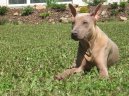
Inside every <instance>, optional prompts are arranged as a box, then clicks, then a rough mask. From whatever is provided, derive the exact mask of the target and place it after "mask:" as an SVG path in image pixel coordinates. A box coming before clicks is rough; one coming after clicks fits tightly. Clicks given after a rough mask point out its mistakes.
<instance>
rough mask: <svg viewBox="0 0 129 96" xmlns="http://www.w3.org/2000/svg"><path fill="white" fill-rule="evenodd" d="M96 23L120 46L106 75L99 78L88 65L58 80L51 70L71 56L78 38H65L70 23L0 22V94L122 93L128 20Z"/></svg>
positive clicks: (127, 76)
mask: <svg viewBox="0 0 129 96" xmlns="http://www.w3.org/2000/svg"><path fill="white" fill-rule="evenodd" d="M99 26H100V28H101V29H102V30H104V31H105V32H106V33H107V34H108V36H109V37H110V38H111V39H112V40H113V41H115V42H116V43H117V45H118V46H119V49H120V56H121V57H120V60H119V62H118V63H116V65H114V66H112V67H111V68H110V69H109V75H110V79H108V80H105V79H103V80H102V79H99V77H98V72H97V70H96V68H94V69H93V70H92V71H91V72H90V73H88V74H83V73H79V74H75V75H73V76H71V77H70V78H68V79H66V80H64V81H56V80H54V79H53V76H54V75H56V74H57V73H58V72H62V71H63V70H64V69H66V68H68V67H69V66H70V65H71V64H72V62H73V58H74V57H75V56H76V51H77V45H78V42H75V41H73V40H71V38H70V30H71V25H70V24H55V25H50V24H42V25H8V24H7V25H2V26H0V96H128V94H129V22H106V23H99Z"/></svg>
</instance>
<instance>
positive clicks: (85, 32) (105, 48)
mask: <svg viewBox="0 0 129 96" xmlns="http://www.w3.org/2000/svg"><path fill="white" fill-rule="evenodd" d="M101 6H102V4H99V5H98V6H97V7H96V9H95V11H94V12H93V13H80V14H77V13H76V10H75V8H74V7H73V6H72V5H71V4H69V8H70V10H71V13H72V15H73V22H72V23H73V24H72V26H73V27H72V33H71V38H72V39H74V40H75V41H79V47H78V53H77V58H76V61H75V66H73V67H72V68H70V69H67V70H65V71H64V72H63V73H61V74H58V75H57V76H55V78H56V79H58V80H61V79H64V78H65V77H67V76H70V75H71V74H74V73H77V72H80V71H90V69H91V68H92V67H93V66H96V67H97V68H98V70H99V74H100V77H108V67H109V66H110V65H112V64H113V63H115V62H116V61H118V59H119V50H118V47H117V45H116V44H115V43H114V42H113V41H112V40H111V39H109V38H108V36H107V35H106V34H105V33H104V32H103V31H102V30H101V29H100V28H99V27H98V26H97V25H96V21H97V20H98V17H99V16H98V13H99V9H100V7H101Z"/></svg>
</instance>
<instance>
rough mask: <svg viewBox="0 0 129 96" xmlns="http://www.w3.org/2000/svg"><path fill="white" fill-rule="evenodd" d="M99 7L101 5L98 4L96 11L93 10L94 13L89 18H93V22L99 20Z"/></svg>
mask: <svg viewBox="0 0 129 96" xmlns="http://www.w3.org/2000/svg"><path fill="white" fill-rule="evenodd" d="M101 7H102V3H99V4H98V5H97V7H96V9H95V10H94V12H92V13H91V16H94V18H95V20H98V19H99V14H100V13H101V12H100V9H101Z"/></svg>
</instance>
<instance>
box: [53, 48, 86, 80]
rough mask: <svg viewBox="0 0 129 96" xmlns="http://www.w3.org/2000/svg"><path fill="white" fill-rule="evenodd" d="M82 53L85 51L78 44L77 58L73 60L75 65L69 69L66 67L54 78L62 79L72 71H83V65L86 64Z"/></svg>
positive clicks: (72, 72)
mask: <svg viewBox="0 0 129 96" xmlns="http://www.w3.org/2000/svg"><path fill="white" fill-rule="evenodd" d="M84 54H85V52H84V51H83V50H82V48H81V47H80V46H79V48H78V53H77V59H76V61H74V63H75V66H74V67H72V68H70V69H66V70H65V71H64V72H63V73H60V74H58V75H56V76H55V79H58V80H62V79H65V78H66V77H68V76H70V75H72V74H74V73H78V72H81V71H84V69H85V66H86V59H85V58H84Z"/></svg>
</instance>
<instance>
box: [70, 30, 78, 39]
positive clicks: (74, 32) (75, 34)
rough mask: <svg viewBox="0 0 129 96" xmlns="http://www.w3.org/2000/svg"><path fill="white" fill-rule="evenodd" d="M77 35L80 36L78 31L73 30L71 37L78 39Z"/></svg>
mask: <svg viewBox="0 0 129 96" xmlns="http://www.w3.org/2000/svg"><path fill="white" fill-rule="evenodd" d="M77 37H78V34H77V31H72V33H71V38H72V39H74V40H77Z"/></svg>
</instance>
